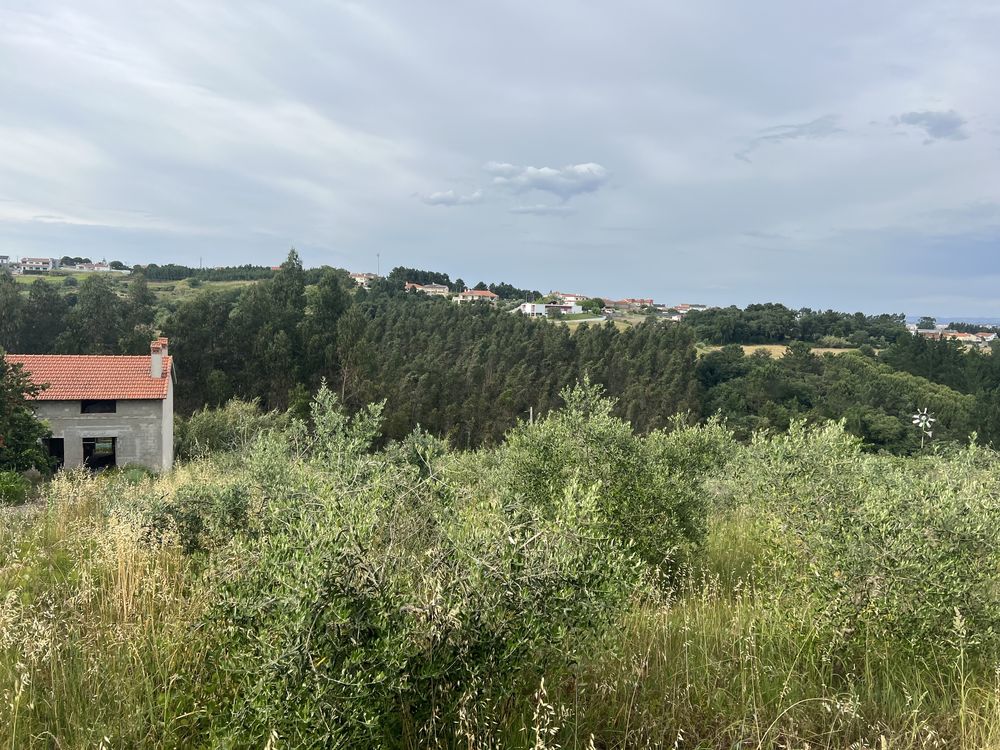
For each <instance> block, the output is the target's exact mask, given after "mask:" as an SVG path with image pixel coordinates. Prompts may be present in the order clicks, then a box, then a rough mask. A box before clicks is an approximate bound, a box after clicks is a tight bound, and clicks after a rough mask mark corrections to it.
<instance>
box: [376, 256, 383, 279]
mask: <svg viewBox="0 0 1000 750" xmlns="http://www.w3.org/2000/svg"><path fill="white" fill-rule="evenodd" d="M375 275H376V276H381V275H382V254H381V253H375Z"/></svg>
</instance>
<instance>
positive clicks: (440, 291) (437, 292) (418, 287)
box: [403, 281, 451, 297]
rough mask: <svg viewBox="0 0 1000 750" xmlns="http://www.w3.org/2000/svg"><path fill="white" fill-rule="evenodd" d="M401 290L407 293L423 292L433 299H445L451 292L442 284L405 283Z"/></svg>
mask: <svg viewBox="0 0 1000 750" xmlns="http://www.w3.org/2000/svg"><path fill="white" fill-rule="evenodd" d="M403 288H404V289H405V290H406V291H408V292H423V293H424V294H430V295H432V296H434V297H447V296H448V294H450V293H451V290H450V289H449V288H448V287H446V286H445V285H444V284H417V283H415V282H412V281H407V282H406V284H404V286H403Z"/></svg>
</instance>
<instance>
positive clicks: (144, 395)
mask: <svg viewBox="0 0 1000 750" xmlns="http://www.w3.org/2000/svg"><path fill="white" fill-rule="evenodd" d="M167 343H168V342H167V339H163V338H161V339H158V340H156V341H154V342H152V343H151V344H150V347H149V349H150V351H149V356H103V355H74V354H69V355H62V354H7V355H5V356H6V359H7V361H8V362H9V363H10V364H14V365H21V366H22V367H23V368H24V370H25V372H27V373H28V374H29V375H30V377H31V381H32V382H33V383H35V384H36V385H47V386H48V387H47V388H45V390H43V391H42V392H41V393H39V394H38V395H37V396H36V397H35V398H34V399H33V402H32V407H33V408H34V411H35V415H36V416H37V417H38V418H39V419H43V420H45V421H46V422H48V424H49V427H50V428H51V430H52V437H51V438H49V440H48V448H49V454H50V455H52V456H55V457H56V458H57V459H58V462H59V465H60V466H65V467H68V468H72V467H77V466H87V467H89V468H91V469H102V468H108V467H112V466H124V465H126V464H139V465H141V466H145V467H147V468H149V469H152V470H153V471H166V470H167V469H169V468H170V467H171V466H172V465H173V462H174V386H173V383H174V377H175V375H174V368H173V358H172V357H171V356H170V355H169V353H168V348H167Z"/></svg>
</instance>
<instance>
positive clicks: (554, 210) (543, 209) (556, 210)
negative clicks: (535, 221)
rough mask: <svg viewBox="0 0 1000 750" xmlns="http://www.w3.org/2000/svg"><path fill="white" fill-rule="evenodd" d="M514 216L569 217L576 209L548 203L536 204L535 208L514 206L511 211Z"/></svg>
mask: <svg viewBox="0 0 1000 750" xmlns="http://www.w3.org/2000/svg"><path fill="white" fill-rule="evenodd" d="M509 211H510V213H512V214H533V215H534V216H569V215H570V214H575V213H576V209H574V208H570V207H569V206H560V205H556V206H552V205H549V204H547V203H536V204H534V205H533V206H514V207H512V208H511V209H509Z"/></svg>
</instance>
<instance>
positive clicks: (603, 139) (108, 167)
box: [0, 0, 1000, 316]
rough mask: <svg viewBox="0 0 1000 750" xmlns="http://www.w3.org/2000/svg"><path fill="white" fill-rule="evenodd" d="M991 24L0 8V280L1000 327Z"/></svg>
mask: <svg viewBox="0 0 1000 750" xmlns="http://www.w3.org/2000/svg"><path fill="white" fill-rule="evenodd" d="M998 40H1000V3H998V2H996V0H964V1H963V2H958V1H954V2H945V1H941V2H928V1H925V0H878V2H871V0H845V1H843V2H835V3H829V2H826V3H820V2H813V1H812V0H757V1H756V2H744V1H743V0H698V1H697V2H692V1H691V0H684V1H683V2H681V1H676V2H675V1H672V0H671V1H663V0H658V1H653V0H650V1H649V2H630V1H629V0H617V1H616V2H597V1H596V0H578V1H577V2H567V1H565V0H546V1H545V2H539V0H523V1H520V0H519V1H516V2H508V1H505V0H494V1H493V2H489V3H485V2H467V1H465V2H459V1H458V0H455V1H454V2H444V1H443V0H442V1H439V2H413V0H400V2H378V1H377V0H372V1H370V2H337V1H335V0H326V1H320V0H283V2H281V3H275V2H260V3H258V2H252V1H250V0H239V1H238V2H237V1H236V0H233V1H231V2H214V1H213V0H191V1H190V2H187V1H175V0H158V1H157V2H151V3H136V2H124V1H123V0H119V1H117V2H103V1H101V0H86V2H64V3H57V2H50V0H0V113H2V116H0V254H11V255H52V256H62V255H66V254H68V255H89V256H92V257H105V258H107V259H108V260H111V259H113V258H117V259H121V260H124V261H126V262H129V263H138V262H149V261H157V262H161V263H162V262H170V261H172V262H178V263H188V264H193V265H197V264H198V262H199V260H201V261H202V262H203V263H204V264H205V265H225V264H237V263H264V264H272V263H277V262H280V261H281V260H282V259H283V257H284V255H285V254H286V253H287V251H288V248H289V247H291V246H294V247H296V248H297V249H298V250H299V252H300V253H301V255H302V256H303V259H304V260H305V262H306V264H307V265H320V264H330V265H335V266H342V267H346V268H349V269H351V270H358V271H363V270H375V265H376V253H379V254H381V268H382V270H383V271H385V270H386V269H388V268H390V267H392V266H395V265H407V266H416V267H421V268H427V269H433V270H441V271H446V272H448V273H449V274H451V276H452V278H455V277H461V278H463V279H465V280H466V281H467V282H469V283H470V284H471V283H473V282H475V281H478V280H480V279H484V280H487V281H499V280H506V281H509V282H512V283H514V284H517V285H519V286H528V287H532V288H538V289H541V290H543V291H547V290H549V289H561V290H564V291H580V292H582V293H587V294H593V295H598V294H600V295H606V296H636V297H638V296H643V297H645V296H652V297H655V298H656V299H657V300H658V301H663V302H670V303H677V302H706V303H711V304H730V303H735V304H740V305H743V304H746V303H748V302H754V301H769V300H774V301H781V302H785V303H787V304H790V305H794V306H810V307H834V308H838V309H851V310H853V309H862V310H866V311H884V310H891V311H898V312H907V313H909V314H911V315H917V314H922V313H931V314H938V315H947V314H974V315H983V316H986V315H992V316H1000V96H998V94H1000V83H998V81H1000V42H998Z"/></svg>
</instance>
